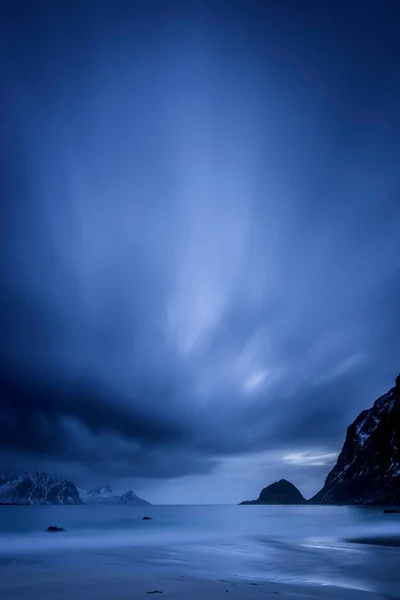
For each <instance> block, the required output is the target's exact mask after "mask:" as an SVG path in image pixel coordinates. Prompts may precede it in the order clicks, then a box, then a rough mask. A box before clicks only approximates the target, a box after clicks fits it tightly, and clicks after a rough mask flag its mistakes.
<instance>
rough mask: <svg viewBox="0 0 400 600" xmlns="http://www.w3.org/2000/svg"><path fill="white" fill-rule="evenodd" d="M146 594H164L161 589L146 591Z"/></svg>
mask: <svg viewBox="0 0 400 600" xmlns="http://www.w3.org/2000/svg"><path fill="white" fill-rule="evenodd" d="M146 594H162V592H160V591H159V590H153V591H152V592H146Z"/></svg>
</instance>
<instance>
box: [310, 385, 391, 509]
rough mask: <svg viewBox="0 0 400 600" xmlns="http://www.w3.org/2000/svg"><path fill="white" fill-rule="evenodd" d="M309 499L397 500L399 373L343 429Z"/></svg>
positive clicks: (340, 501) (350, 501)
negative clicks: (320, 485)
mask: <svg viewBox="0 0 400 600" xmlns="http://www.w3.org/2000/svg"><path fill="white" fill-rule="evenodd" d="M311 502H317V503H321V504H381V505H384V504H386V505H390V504H393V505H396V504H400V375H399V376H398V377H397V379H396V384H395V387H394V388H392V389H391V390H389V392H387V394H384V395H383V396H381V397H380V398H378V400H376V401H375V403H374V405H373V406H372V408H370V409H368V410H364V411H363V412H362V413H361V414H360V415H359V416H358V417H357V419H356V420H355V421H354V423H352V424H351V425H350V427H349V428H348V429H347V435H346V440H345V442H344V445H343V448H342V451H341V453H340V454H339V457H338V460H337V462H336V465H335V466H334V468H333V469H332V471H331V472H330V473H329V475H328V477H327V478H326V481H325V485H324V487H323V488H322V490H320V491H319V492H318V494H316V496H314V498H312V499H311Z"/></svg>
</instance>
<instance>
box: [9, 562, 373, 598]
mask: <svg viewBox="0 0 400 600" xmlns="http://www.w3.org/2000/svg"><path fill="white" fill-rule="evenodd" d="M12 570H14V569H12ZM1 571H2V573H1V577H0V596H1V597H3V598H13V600H31V599H32V598H40V599H41V600H91V599H93V600H134V599H141V600H146V599H148V600H150V598H153V599H154V600H158V599H161V600H172V599H173V600H264V599H269V598H271V599H275V598H277V597H280V598H281V599H282V600H307V599H309V600H318V599H320V600H322V599H325V600H362V599H363V600H368V599H370V600H384V596H380V595H377V594H374V593H371V592H367V591H362V590H352V589H346V588H342V587H332V586H316V585H304V584H286V583H285V584H282V583H274V582H266V581H262V582H261V581H256V580H253V581H250V580H241V579H239V578H238V579H231V580H227V579H222V578H221V579H212V580H211V579H202V578H193V577H186V576H179V575H171V574H168V573H164V574H160V575H159V576H157V575H154V574H153V575H152V576H151V577H149V576H148V575H145V576H144V575H143V576H141V575H139V576H138V575H137V574H136V575H132V576H131V577H130V576H127V575H125V576H121V573H119V574H118V573H116V574H115V575H113V573H112V572H110V571H109V570H107V572H99V573H97V574H91V575H90V576H89V577H86V578H85V579H84V580H82V579H80V578H79V577H78V581H77V580H76V578H75V575H76V573H74V571H71V572H69V573H68V572H65V571H63V572H57V571H55V572H51V573H48V576H47V577H46V579H45V580H44V579H43V576H42V575H41V576H39V575H38V574H37V573H35V570H34V569H24V572H23V573H20V574H19V577H18V578H15V577H7V576H5V577H4V575H5V572H4V566H3V567H2V569H1ZM14 574H15V571H14Z"/></svg>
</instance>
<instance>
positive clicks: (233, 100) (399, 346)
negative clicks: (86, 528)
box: [0, 0, 400, 504]
mask: <svg viewBox="0 0 400 600" xmlns="http://www.w3.org/2000/svg"><path fill="white" fill-rule="evenodd" d="M0 11H1V14H0V69H1V82H2V93H1V98H0V102H1V106H0V110H1V115H2V118H1V124H2V127H1V134H0V161H1V162H0V169H1V170H0V174H1V178H0V186H1V187H0V190H1V192H0V193H1V228H2V232H1V242H0V243H1V265H0V267H1V271H0V277H1V306H0V340H1V343H0V364H1V387H0V409H1V419H0V473H2V474H3V475H5V476H13V475H17V474H19V473H21V472H24V471H27V470H43V471H46V472H50V473H54V474H57V475H62V476H65V477H69V478H71V479H72V480H73V481H75V482H77V483H78V484H80V485H82V486H83V487H87V488H90V487H95V486H97V485H102V484H105V483H110V484H111V485H112V486H113V488H114V489H115V490H117V491H125V490H127V489H131V488H133V489H134V490H135V491H136V492H137V493H138V494H139V495H141V496H143V497H145V498H146V499H148V500H150V501H151V502H154V503H159V504H163V503H166V504H169V503H198V504H201V503H236V502H240V501H241V500H244V499H252V498H255V497H257V496H258V494H259V492H260V490H261V488H262V487H264V486H266V485H268V484H269V483H272V482H273V481H276V480H277V479H281V478H286V479H289V480H290V481H292V482H293V483H294V484H295V485H297V486H298V487H299V488H300V490H301V491H302V493H303V494H304V495H305V496H306V497H310V496H311V495H312V494H314V493H315V492H317V491H318V489H319V488H320V487H322V484H323V482H324V478H325V476H326V475H327V473H328V471H329V470H330V468H331V467H332V465H333V464H334V462H335V458H336V456H337V454H338V452H339V450H340V448H341V445H342V443H343V440H344V436H345V432H346V427H347V426H348V425H349V424H350V423H351V422H352V420H353V419H354V418H355V417H356V416H357V415H358V413H359V412H360V411H361V410H363V409H364V408H367V407H369V406H371V404H372V403H373V401H374V400H375V399H376V398H377V397H378V396H379V395H380V394H382V393H384V392H386V391H387V390H388V389H389V388H390V387H392V385H393V383H394V379H395V377H396V375H397V374H398V373H399V370H400V235H399V231H400V168H399V167H400V163H399V156H400V77H399V64H400V35H399V27H400V25H399V22H400V21H399V19H400V14H399V13H400V10H399V5H398V3H397V2H388V1H385V0H376V1H374V0H369V1H363V2H361V1H357V2H356V1H354V0H346V2H341V1H337V0H335V1H333V0H332V1H328V0H326V1H322V0H315V1H314V0H303V1H301V2H299V1H298V0H293V1H292V0H285V1H284V2H282V1H280V0H276V1H268V0H264V1H262V2H257V1H254V0H246V1H243V2H236V1H234V0H232V1H230V2H224V1H217V0H215V1H213V2H198V1H197V0H193V2H170V1H168V0H165V1H163V2H161V1H157V0H154V1H151V2H144V1H143V2H138V3H137V2H134V1H133V0H132V1H130V2H123V1H120V0H113V1H112V2H111V1H103V0H96V1H95V0H93V1H85V0H82V1H81V2H76V1H74V0H70V1H68V2H67V1H63V0H60V1H59V2H52V1H50V0H49V1H47V0H42V1H39V0H29V2H28V1H25V2H24V1H21V0H12V1H11V0H9V1H8V2H3V3H2V5H1V9H0Z"/></svg>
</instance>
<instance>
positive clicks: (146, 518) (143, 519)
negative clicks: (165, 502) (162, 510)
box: [142, 517, 153, 521]
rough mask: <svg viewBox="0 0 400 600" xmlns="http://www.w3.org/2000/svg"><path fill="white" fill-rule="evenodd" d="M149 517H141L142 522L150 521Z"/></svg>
mask: <svg viewBox="0 0 400 600" xmlns="http://www.w3.org/2000/svg"><path fill="white" fill-rule="evenodd" d="M152 520H153V519H152V518H151V517H142V521H152Z"/></svg>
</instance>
